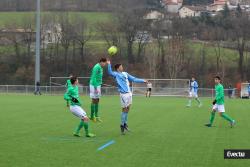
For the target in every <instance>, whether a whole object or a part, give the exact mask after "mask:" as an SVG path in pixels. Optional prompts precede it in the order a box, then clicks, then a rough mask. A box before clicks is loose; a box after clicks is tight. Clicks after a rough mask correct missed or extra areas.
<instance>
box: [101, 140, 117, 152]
mask: <svg viewBox="0 0 250 167" xmlns="http://www.w3.org/2000/svg"><path fill="white" fill-rule="evenodd" d="M114 143H115V141H114V140H110V141H109V142H107V143H106V144H104V145H102V146H101V147H99V148H98V149H97V151H101V150H102V149H104V148H106V147H108V146H110V145H111V144H114Z"/></svg>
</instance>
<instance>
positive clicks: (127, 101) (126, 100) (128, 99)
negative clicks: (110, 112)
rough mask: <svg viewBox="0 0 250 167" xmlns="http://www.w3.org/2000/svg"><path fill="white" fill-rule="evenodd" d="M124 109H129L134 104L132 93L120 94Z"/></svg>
mask: <svg viewBox="0 0 250 167" xmlns="http://www.w3.org/2000/svg"><path fill="white" fill-rule="evenodd" d="M120 99H121V106H122V108H125V107H128V106H130V105H131V104H132V93H125V94H120Z"/></svg>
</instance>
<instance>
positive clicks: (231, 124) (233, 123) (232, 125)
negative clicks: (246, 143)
mask: <svg viewBox="0 0 250 167" xmlns="http://www.w3.org/2000/svg"><path fill="white" fill-rule="evenodd" d="M230 126H231V128H233V127H234V126H235V120H233V121H232V122H230Z"/></svg>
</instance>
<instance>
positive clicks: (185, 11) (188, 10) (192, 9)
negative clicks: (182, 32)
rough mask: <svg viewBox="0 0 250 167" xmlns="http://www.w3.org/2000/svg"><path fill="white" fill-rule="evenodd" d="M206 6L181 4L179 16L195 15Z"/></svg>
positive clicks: (198, 14) (199, 13)
mask: <svg viewBox="0 0 250 167" xmlns="http://www.w3.org/2000/svg"><path fill="white" fill-rule="evenodd" d="M205 10H206V8H205V7H203V6H182V7H181V9H180V10H179V16H180V17H181V18H185V17H197V16H200V15H201V12H203V11H205Z"/></svg>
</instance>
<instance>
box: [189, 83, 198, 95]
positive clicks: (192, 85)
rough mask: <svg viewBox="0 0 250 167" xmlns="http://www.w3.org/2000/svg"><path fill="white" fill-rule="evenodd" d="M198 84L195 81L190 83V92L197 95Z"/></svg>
mask: <svg viewBox="0 0 250 167" xmlns="http://www.w3.org/2000/svg"><path fill="white" fill-rule="evenodd" d="M198 87H199V85H198V83H197V81H191V83H190V92H194V93H198Z"/></svg>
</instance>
